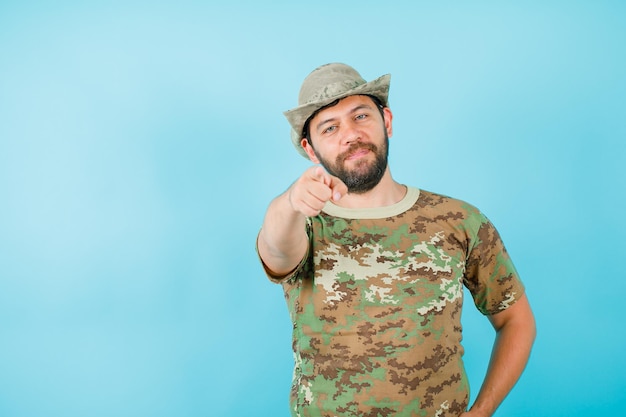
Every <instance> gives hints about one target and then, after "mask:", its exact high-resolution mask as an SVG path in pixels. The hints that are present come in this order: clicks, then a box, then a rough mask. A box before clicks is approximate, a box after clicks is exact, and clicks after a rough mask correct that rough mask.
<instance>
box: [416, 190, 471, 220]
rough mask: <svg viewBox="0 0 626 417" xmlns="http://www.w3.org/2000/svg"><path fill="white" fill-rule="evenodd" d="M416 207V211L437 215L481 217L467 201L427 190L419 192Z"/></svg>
mask: <svg viewBox="0 0 626 417" xmlns="http://www.w3.org/2000/svg"><path fill="white" fill-rule="evenodd" d="M416 206H417V208H418V209H422V210H430V211H433V212H434V213H438V215H445V214H450V215H453V214H456V216H461V217H463V218H470V217H474V216H480V215H481V213H480V210H479V209H478V208H477V207H476V206H474V205H473V204H470V203H468V202H467V201H464V200H460V199H458V198H453V197H450V196H448V195H445V194H439V193H434V192H432V191H428V190H420V195H419V199H418V200H417V203H416Z"/></svg>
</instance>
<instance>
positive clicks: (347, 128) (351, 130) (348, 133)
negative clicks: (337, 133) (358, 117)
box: [343, 120, 361, 145]
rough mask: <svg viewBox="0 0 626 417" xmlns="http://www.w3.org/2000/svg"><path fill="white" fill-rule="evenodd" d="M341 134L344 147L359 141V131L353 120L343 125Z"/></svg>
mask: <svg viewBox="0 0 626 417" xmlns="http://www.w3.org/2000/svg"><path fill="white" fill-rule="evenodd" d="M343 134H344V135H343V143H344V145H351V144H352V143H354V142H360V141H361V130H360V129H359V127H358V126H357V124H356V123H355V122H354V121H353V120H349V121H348V122H347V123H345V124H344V128H343Z"/></svg>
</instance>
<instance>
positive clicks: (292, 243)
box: [257, 167, 348, 277]
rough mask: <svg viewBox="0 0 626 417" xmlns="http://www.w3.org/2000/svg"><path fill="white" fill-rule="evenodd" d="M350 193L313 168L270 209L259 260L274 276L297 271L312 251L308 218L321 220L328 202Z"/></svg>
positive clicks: (258, 244) (259, 245)
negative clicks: (309, 240) (310, 250)
mask: <svg viewBox="0 0 626 417" xmlns="http://www.w3.org/2000/svg"><path fill="white" fill-rule="evenodd" d="M347 191H348V189H347V187H346V185H345V184H344V183H343V182H341V180H339V179H338V178H336V177H334V176H332V175H330V174H328V173H327V172H326V171H324V169H323V168H321V167H312V168H309V169H308V170H306V171H305V172H304V174H302V176H301V177H300V178H298V180H296V182H294V183H293V184H292V185H291V187H289V189H288V190H287V191H285V192H284V193H283V194H281V195H279V196H278V197H276V198H275V199H274V200H273V201H272V202H271V203H270V205H269V207H268V209H267V213H266V214H265V220H264V221H263V227H262V228H261V232H260V233H259V239H258V242H257V246H258V251H259V256H260V257H261V259H262V260H263V263H264V264H265V266H266V268H267V269H268V270H269V272H271V273H272V275H275V276H277V277H280V276H285V275H287V274H289V273H290V272H291V271H293V270H294V269H295V268H296V267H297V266H298V264H299V263H300V261H301V260H302V258H303V257H304V256H305V254H306V252H307V250H308V237H307V234H306V218H307V217H312V216H317V215H318V214H319V213H320V212H321V211H322V209H323V208H324V205H325V204H326V202H327V201H329V200H331V199H332V200H333V201H338V200H339V199H340V198H341V197H342V196H343V195H344V194H346V192H347Z"/></svg>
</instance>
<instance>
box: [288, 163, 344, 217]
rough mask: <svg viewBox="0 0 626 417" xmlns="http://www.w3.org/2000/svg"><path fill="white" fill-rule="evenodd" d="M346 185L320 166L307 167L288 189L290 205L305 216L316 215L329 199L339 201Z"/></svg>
mask: <svg viewBox="0 0 626 417" xmlns="http://www.w3.org/2000/svg"><path fill="white" fill-rule="evenodd" d="M347 192H348V187H347V186H346V185H345V184H344V183H343V181H341V180H340V179H339V178H337V177H335V176H332V175H330V174H329V173H328V172H326V171H325V170H324V169H323V168H322V167H319V166H315V167H311V168H309V169H307V170H306V171H305V172H304V174H302V176H301V177H300V178H298V180H297V181H296V182H295V183H293V185H292V186H291V188H290V189H289V202H290V203H291V207H292V208H293V209H294V210H295V211H297V212H300V213H302V214H304V215H305V216H308V217H313V216H317V215H318V214H319V213H320V212H321V211H322V209H323V208H324V205H326V203H327V202H328V201H330V200H332V201H335V202H336V201H339V200H340V199H341V197H343V196H344V195H345V194H346V193H347Z"/></svg>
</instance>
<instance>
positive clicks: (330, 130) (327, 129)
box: [322, 126, 337, 135]
mask: <svg viewBox="0 0 626 417" xmlns="http://www.w3.org/2000/svg"><path fill="white" fill-rule="evenodd" d="M335 130H337V126H328V127H327V128H326V129H324V130H322V134H323V135H325V134H328V133H333V132H334V131H335Z"/></svg>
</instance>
